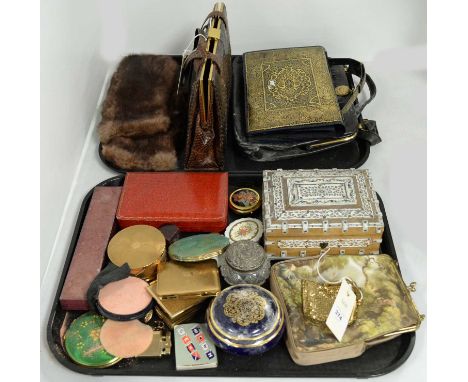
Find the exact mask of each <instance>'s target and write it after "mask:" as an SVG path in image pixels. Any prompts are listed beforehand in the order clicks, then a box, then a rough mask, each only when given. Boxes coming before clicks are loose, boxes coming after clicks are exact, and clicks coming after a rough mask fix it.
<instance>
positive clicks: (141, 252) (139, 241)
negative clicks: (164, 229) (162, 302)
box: [107, 224, 166, 282]
mask: <svg viewBox="0 0 468 382" xmlns="http://www.w3.org/2000/svg"><path fill="white" fill-rule="evenodd" d="M165 253H166V239H165V238H164V235H163V234H162V233H161V231H160V230H158V229H157V228H154V227H152V226H149V225H144V224H139V225H134V226H131V227H127V228H124V229H123V230H121V231H119V232H117V233H116V234H115V235H114V237H113V238H112V239H111V240H110V242H109V245H108V246H107V255H108V256H109V259H110V261H111V262H112V263H113V264H114V265H117V266H118V267H120V266H122V265H124V264H125V263H128V265H129V266H130V269H131V274H132V275H133V276H137V277H139V278H141V279H143V280H145V281H148V282H150V281H153V280H154V279H155V278H156V268H157V265H158V264H159V263H160V262H161V261H163V260H164V255H165Z"/></svg>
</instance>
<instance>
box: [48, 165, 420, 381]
mask: <svg viewBox="0 0 468 382" xmlns="http://www.w3.org/2000/svg"><path fill="white" fill-rule="evenodd" d="M123 179H124V177H123V176H122V175H120V176H116V177H113V178H110V179H108V180H105V181H104V182H102V183H100V184H98V186H120V185H122V184H123ZM243 186H254V187H257V188H258V189H261V187H262V177H261V175H259V174H245V173H243V174H240V173H237V174H236V173H232V174H229V188H230V191H232V190H234V189H236V188H239V187H243ZM92 191H93V190H91V191H90V192H89V193H88V194H87V195H86V197H85V198H84V200H83V203H82V205H81V209H80V212H79V215H78V219H77V223H76V227H75V231H74V233H73V237H72V240H71V243H70V247H69V249H68V254H67V258H66V261H65V265H64V268H63V272H62V276H61V278H60V282H59V285H58V289H57V293H56V295H55V299H54V302H53V305H52V310H51V313H50V317H49V322H48V325H47V342H48V344H49V347H50V349H51V351H52V353H53V354H54V356H55V357H56V358H57V360H58V361H59V362H60V363H61V364H62V365H64V366H65V367H67V368H68V369H70V370H73V371H76V372H79V373H83V374H90V375H153V376H205V377H231V376H235V377H356V378H368V377H375V376H378V375H383V374H387V373H389V372H391V371H393V370H395V369H396V368H398V367H399V366H400V365H402V364H403V363H404V362H405V361H406V360H407V359H408V357H409V355H410V354H411V352H412V350H413V347H414V343H415V338H416V335H415V333H405V334H402V335H401V336H399V337H397V338H395V339H393V340H391V341H388V342H385V343H383V344H379V345H376V346H374V347H372V348H370V349H368V350H367V351H366V352H365V353H364V354H363V355H361V356H360V357H357V358H353V359H348V360H343V361H337V362H331V363H326V364H321V365H314V366H298V365H296V364H295V363H294V362H293V361H292V359H291V358H290V356H289V353H288V351H287V349H286V345H285V343H284V340H283V341H282V342H281V343H280V344H279V345H278V346H277V347H275V348H274V349H272V350H270V351H269V352H267V353H264V354H263V355H258V356H251V357H242V356H234V355H230V354H228V353H225V352H223V351H222V350H220V349H218V368H216V369H205V370H185V371H177V370H176V369H175V353H174V351H172V354H171V355H170V356H167V357H164V358H161V359H154V358H153V359H151V358H133V359H126V360H123V361H121V362H119V363H117V364H116V365H114V366H111V367H109V368H106V369H94V368H88V367H84V366H80V365H77V364H75V363H73V362H72V361H71V360H70V358H69V357H68V356H67V354H66V352H65V351H64V349H63V347H62V345H61V338H60V329H61V327H62V324H63V322H64V320H65V314H66V312H65V311H63V310H62V308H61V307H60V304H59V296H60V292H61V290H62V287H63V283H64V281H65V276H66V274H67V272H68V268H69V266H70V262H71V259H72V256H73V252H74V250H75V246H76V243H77V240H78V236H79V234H80V231H81V227H82V225H83V221H84V218H85V215H86V212H87V210H88V207H89V203H90V199H91V195H92ZM379 201H380V208H381V210H382V213H383V220H384V224H385V229H384V233H383V238H382V245H381V251H382V252H383V253H386V254H388V255H390V256H392V257H393V258H394V259H395V260H397V256H396V252H395V247H394V245H393V240H392V235H391V232H390V227H389V225H388V221H387V215H386V213H385V209H384V206H383V203H382V200H381V199H380V197H379ZM260 216H261V211H258V212H257V216H256V217H260ZM236 218H238V216H236V215H231V214H230V216H229V219H230V220H234V219H236ZM79 314H81V313H79V312H78V313H77V312H74V313H71V314H69V318H71V319H73V318H75V317H77V316H78V315H79ZM202 317H203V313H200V316H199V317H198V320H199V321H198V322H201V320H203V318H202ZM193 322H197V321H196V320H194V321H193Z"/></svg>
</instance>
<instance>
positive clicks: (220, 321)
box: [206, 284, 284, 355]
mask: <svg viewBox="0 0 468 382" xmlns="http://www.w3.org/2000/svg"><path fill="white" fill-rule="evenodd" d="M206 320H207V329H208V333H209V335H210V337H211V338H212V339H213V341H214V343H215V345H216V346H218V347H219V348H221V349H223V350H225V351H227V352H230V353H233V354H238V355H255V354H261V353H264V352H266V351H268V350H270V349H272V348H273V347H274V346H276V345H277V344H278V342H279V341H280V339H281V337H282V335H283V332H284V314H283V311H282V310H281V307H280V305H279V303H278V300H277V299H276V297H275V296H274V295H273V294H272V293H271V292H270V291H269V290H266V289H264V288H262V287H259V286H256V285H249V284H241V285H235V286H232V287H229V288H226V289H224V290H222V291H221V293H220V294H219V295H218V296H217V297H215V298H214V299H213V301H212V302H211V304H210V306H209V307H208V309H207V312H206Z"/></svg>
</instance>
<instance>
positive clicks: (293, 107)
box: [245, 47, 342, 132]
mask: <svg viewBox="0 0 468 382" xmlns="http://www.w3.org/2000/svg"><path fill="white" fill-rule="evenodd" d="M245 79H246V87H247V102H248V107H247V109H248V131H249V132H258V131H263V130H271V129H276V128H281V127H300V126H309V125H314V124H321V125H323V124H328V123H337V122H341V121H342V119H341V112H340V108H339V105H338V102H337V99H336V94H335V90H334V87H333V83H332V80H331V76H330V72H329V69H328V62H327V57H326V54H325V50H324V49H323V48H322V47H306V48H286V49H276V50H268V51H258V52H250V53H247V54H246V55H245Z"/></svg>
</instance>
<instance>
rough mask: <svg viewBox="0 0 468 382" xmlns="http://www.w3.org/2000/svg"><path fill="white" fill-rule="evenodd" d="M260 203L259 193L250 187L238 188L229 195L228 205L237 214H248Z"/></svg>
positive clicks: (256, 208)
mask: <svg viewBox="0 0 468 382" xmlns="http://www.w3.org/2000/svg"><path fill="white" fill-rule="evenodd" d="M261 205H262V203H261V198H260V194H259V193H258V192H257V191H255V190H254V189H252V188H246V187H244V188H239V189H237V190H235V191H233V192H232V193H231V195H229V207H231V209H232V210H233V211H234V212H235V213H236V214H239V215H248V214H251V213H253V212H255V211H256V210H258V209H259V208H260V206H261Z"/></svg>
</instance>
